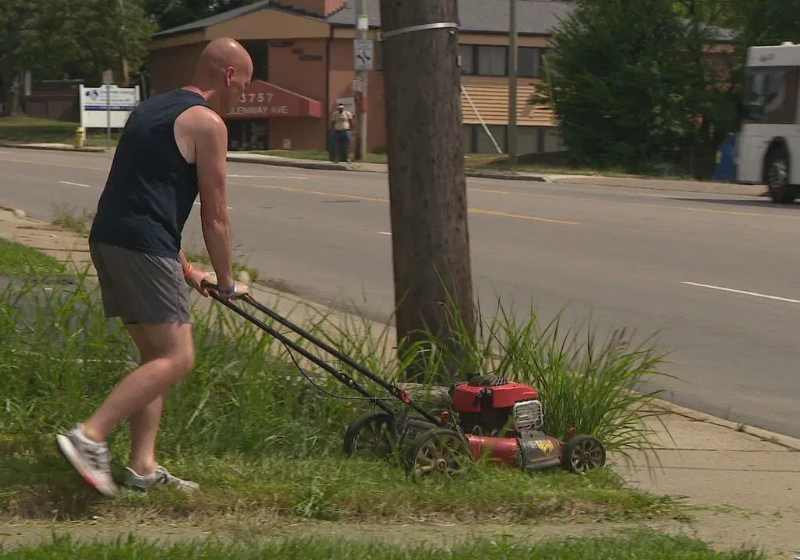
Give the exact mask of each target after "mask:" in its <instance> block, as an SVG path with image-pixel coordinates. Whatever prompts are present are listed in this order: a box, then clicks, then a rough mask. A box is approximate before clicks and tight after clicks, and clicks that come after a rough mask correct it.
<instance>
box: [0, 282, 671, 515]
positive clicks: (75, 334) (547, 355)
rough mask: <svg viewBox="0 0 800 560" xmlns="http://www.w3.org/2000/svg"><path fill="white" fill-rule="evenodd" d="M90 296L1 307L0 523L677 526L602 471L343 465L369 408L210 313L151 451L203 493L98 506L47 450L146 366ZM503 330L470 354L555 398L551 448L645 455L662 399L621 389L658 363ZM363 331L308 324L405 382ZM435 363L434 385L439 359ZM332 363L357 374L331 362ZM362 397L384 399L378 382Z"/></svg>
mask: <svg viewBox="0 0 800 560" xmlns="http://www.w3.org/2000/svg"><path fill="white" fill-rule="evenodd" d="M83 282H84V283H80V282H79V283H78V284H76V285H72V286H70V287H69V289H68V290H58V289H52V290H49V291H47V290H43V289H41V288H40V287H37V286H35V285H29V286H26V287H24V288H19V287H14V288H8V289H6V290H5V291H4V292H3V293H0V339H2V340H3V341H4V343H3V344H2V345H0V403H2V407H3V414H0V515H3V516H11V517H20V518H49V519H76V518H87V517H90V516H92V515H102V516H103V517H105V518H113V517H115V516H123V517H124V516H126V515H131V514H132V513H133V512H140V513H142V514H145V513H147V514H148V515H155V516H162V517H167V518H170V517H181V516H212V517H214V516H219V515H225V514H231V515H247V516H250V517H253V516H259V515H261V514H272V513H278V514H280V515H284V516H290V517H292V516H294V517H307V518H316V519H351V520H352V519H355V520H358V519H375V518H398V517H399V518H407V517H409V516H412V517H416V516H419V515H429V514H430V515H433V514H444V515H448V516H452V517H456V518H459V519H465V520H469V519H482V518H486V517H487V516H490V517H492V518H496V519H507V520H520V519H552V518H581V519H609V518H613V519H637V518H642V517H654V516H678V517H681V516H683V515H684V512H683V510H682V509H681V507H680V506H679V503H678V502H677V501H674V500H671V499H669V498H662V497H658V496H651V495H647V494H641V493H638V492H634V491H633V490H630V489H628V488H626V487H625V486H624V485H623V484H622V483H621V481H620V480H619V479H618V478H617V477H616V476H614V475H613V474H612V472H611V471H610V470H601V471H598V472H595V473H592V474H591V475H590V476H587V477H577V476H574V475H570V474H567V473H565V472H563V471H558V472H552V473H534V474H525V473H522V472H518V471H514V470H506V469H501V468H497V467H490V466H484V465H477V466H476V467H475V468H474V469H472V470H470V471H469V472H468V473H467V475H466V476H465V477H464V478H463V479H461V480H458V481H454V482H452V483H451V484H444V485H432V486H428V485H420V484H416V483H414V482H413V481H411V480H410V479H409V478H407V477H406V475H405V472H404V471H403V469H402V468H401V467H400V466H399V465H397V464H396V463H395V462H393V461H385V462H364V461H356V460H354V459H345V458H344V456H343V453H342V451H341V446H342V441H343V436H344V431H345V429H346V427H347V425H348V423H349V422H350V421H352V420H353V419H354V418H356V417H357V416H358V415H359V414H360V413H362V412H364V411H366V410H369V408H370V407H369V406H368V405H367V404H365V403H363V402H359V401H353V400H339V399H335V398H331V397H330V396H326V395H323V394H321V393H320V392H319V391H317V390H316V389H315V388H314V387H312V386H311V385H310V384H309V383H307V381H306V380H305V379H303V378H302V377H300V376H299V374H298V373H297V372H296V371H295V370H294V369H293V368H292V367H290V366H289V365H288V364H289V363H290V362H289V357H288V356H287V354H286V352H285V349H284V348H283V347H282V346H280V345H279V344H278V343H277V342H276V341H275V340H273V339H272V338H270V337H269V336H263V335H262V334H263V333H262V331H260V330H257V329H256V328H255V327H253V326H252V325H250V324H249V323H246V322H245V321H243V320H241V319H240V318H239V317H237V316H236V315H235V314H233V313H232V312H230V311H229V310H227V309H225V308H224V307H222V306H220V305H211V307H210V308H208V307H195V309H194V314H195V327H194V329H195V345H196V364H195V368H194V371H193V372H192V374H191V375H190V376H189V377H188V378H187V379H186V380H185V381H184V382H183V383H182V384H180V385H178V386H176V387H175V388H174V390H173V391H172V392H171V394H170V397H169V399H168V401H167V404H166V410H165V418H164V420H163V422H162V426H161V428H162V430H161V432H160V435H159V440H158V453H159V458H160V460H161V461H162V462H163V463H164V464H165V465H167V466H168V468H171V469H173V470H174V472H176V474H179V475H184V476H187V477H190V478H194V479H196V480H197V481H198V482H200V483H201V484H202V487H203V492H201V493H200V494H199V495H196V496H181V495H176V494H175V493H173V492H168V491H166V492H155V493H153V494H152V495H150V496H148V497H146V498H139V497H137V498H134V499H132V498H131V497H129V496H122V497H120V498H118V499H116V500H99V499H97V497H96V496H94V495H93V494H91V493H89V492H88V491H87V490H86V489H85V488H84V487H83V486H82V485H81V484H80V483H79V481H78V477H77V476H76V475H75V474H74V473H73V472H72V471H71V470H70V469H69V468H68V467H67V466H66V465H65V464H64V462H63V460H62V459H61V458H60V457H59V456H58V455H57V454H56V452H55V448H54V445H53V444H54V440H53V436H54V434H55V433H56V432H57V431H59V430H65V429H68V428H70V427H72V425H74V423H75V422H76V421H80V420H82V419H83V418H85V417H87V416H88V415H89V414H90V413H91V412H92V411H93V410H94V409H95V407H96V406H97V405H98V404H99V403H100V402H101V401H102V399H103V398H104V397H105V396H106V395H107V394H108V392H109V391H110V390H111V389H112V388H113V387H114V386H115V385H116V384H117V383H118V381H119V379H120V377H121V376H122V375H123V374H125V373H127V371H129V370H130V369H131V368H132V367H133V364H134V363H135V361H136V360H137V359H138V358H137V356H136V354H135V351H134V348H133V346H132V344H131V342H130V340H129V339H128V337H127V335H126V334H125V333H124V332H123V331H122V330H121V329H120V328H119V327H118V326H116V324H114V323H112V324H109V323H108V322H106V321H105V320H104V319H103V316H102V306H101V305H100V303H99V294H98V292H97V289H96V287H95V286H94V285H93V284H92V283H91V282H90V281H89V280H86V279H84V280H83ZM208 303H209V302H208V301H206V304H208ZM210 303H212V304H213V302H210ZM263 303H265V304H266V305H270V306H272V307H274V306H275V302H270V301H264V302H263ZM499 317H500V318H499V319H496V320H494V321H493V322H490V323H488V324H482V325H481V335H480V336H479V340H478V343H477V345H476V346H475V347H474V348H471V351H473V352H474V353H475V356H476V359H480V360H482V361H483V362H484V365H485V366H486V368H487V370H489V369H495V368H494V367H493V366H492V365H491V362H492V360H493V359H494V358H492V353H493V352H495V351H498V350H499V351H500V352H501V353H502V354H503V355H505V356H506V360H505V361H504V362H502V363H501V364H500V366H499V369H497V372H498V373H500V374H503V375H508V376H509V377H511V378H513V379H516V380H521V381H529V382H533V383H534V384H536V385H538V386H539V387H540V388H546V389H547V390H546V391H543V395H542V399H543V403H544V406H545V410H546V414H547V422H548V425H547V430H548V431H549V432H550V433H552V434H553V435H556V436H564V435H565V431H566V429H567V428H568V427H571V426H576V427H578V428H579V431H581V432H585V433H593V434H596V435H598V436H599V437H601V438H602V439H603V440H604V442H605V443H606V445H607V446H608V448H609V449H610V450H623V451H624V450H625V449H626V448H627V449H630V448H637V449H638V448H642V447H645V446H646V445H647V443H648V438H649V437H650V434H649V432H648V431H647V430H646V426H645V424H644V421H643V420H642V416H641V414H640V413H641V412H642V411H641V410H640V409H642V408H645V407H647V405H648V404H649V402H650V399H651V398H653V397H654V396H655V395H656V394H657V393H650V394H644V395H642V394H636V395H632V394H629V391H628V390H629V389H630V387H631V386H632V385H633V384H635V383H637V382H639V381H642V380H648V378H650V377H653V376H655V375H657V374H658V372H657V367H656V366H657V364H658V359H657V355H656V354H654V353H653V352H652V351H650V350H649V349H644V350H643V349H633V350H629V349H628V348H627V347H625V345H624V344H621V343H620V340H618V339H616V338H615V339H613V340H611V341H610V342H609V343H607V344H606V345H605V346H603V345H599V348H596V347H595V345H593V344H590V345H589V348H588V349H587V348H583V349H581V348H578V347H577V346H573V345H570V344H569V340H567V341H566V343H565V342H563V341H560V340H559V339H560V338H561V336H560V333H559V332H558V330H557V329H555V330H554V329H552V328H551V327H550V326H547V327H546V328H544V329H542V328H541V327H540V326H539V324H538V319H537V318H536V316H535V314H531V315H530V317H529V318H528V319H527V320H526V321H523V322H522V323H514V322H513V321H512V320H511V319H510V318H509V317H505V318H503V315H502V314H500V315H499ZM267 322H268V323H269V321H267ZM368 325H370V323H368V322H360V320H359V319H357V318H351V320H350V321H346V322H343V323H339V324H338V325H337V324H336V323H334V322H332V321H330V320H329V319H328V318H327V317H326V316H317V317H313V318H312V319H311V320H310V321H309V323H306V324H305V326H306V327H307V328H309V329H310V330H312V331H313V332H315V333H316V334H317V335H318V336H320V337H322V338H325V339H326V340H328V341H329V342H330V343H331V344H332V345H334V346H336V347H337V348H339V349H340V350H341V351H343V352H345V353H347V354H350V355H352V356H354V357H355V359H356V360H357V361H359V362H361V363H364V364H365V365H367V366H368V367H370V369H372V370H373V371H376V372H379V373H380V374H382V375H383V376H385V377H388V378H393V379H397V378H398V375H399V372H400V371H401V370H402V369H403V368H405V367H406V366H407V363H406V362H404V361H399V360H398V359H397V358H396V357H395V356H394V355H393V354H392V353H391V351H390V350H389V348H390V347H391V344H389V343H388V342H389V341H387V339H386V337H387V336H388V332H389V331H388V330H385V331H383V332H382V333H375V332H371V331H369V330H368V329H367V327H368ZM291 338H296V337H294V336H292V337H291ZM433 346H434V347H435V346H436V341H435V339H434V340H433ZM428 350H430V349H428ZM490 350H491V351H490ZM427 355H428V356H429V359H430V367H431V371H435V370H436V368H437V367H438V365H437V360H438V359H440V358H441V356H442V352H441V351H439V350H436V351H434V352H431V353H428V354H427ZM331 363H332V365H334V366H335V367H338V368H340V369H342V370H344V371H349V372H350V373H351V374H352V373H353V372H352V371H350V370H349V369H348V368H347V367H346V366H345V365H344V364H341V363H338V361H337V360H335V359H332V360H331ZM317 383H318V384H320V385H321V386H322V387H323V388H324V389H326V390H327V391H330V392H333V393H334V394H337V395H347V396H348V397H352V396H353V395H354V393H351V392H349V391H348V390H347V389H346V388H345V387H344V386H342V385H340V384H338V383H337V382H334V381H332V380H330V379H328V378H325V380H322V381H317ZM364 385H365V386H367V387H370V388H371V389H372V390H373V391H375V392H376V393H378V394H379V395H384V393H383V392H382V391H380V390H378V389H377V388H376V387H375V386H374V385H373V384H372V383H370V382H364ZM637 395H638V396H637ZM121 428H122V429H120V430H118V431H116V432H114V433H113V434H112V438H111V441H110V444H111V449H112V453H113V455H114V457H115V459H116V461H115V463H114V468H115V469H116V471H117V472H119V471H120V470H121V466H122V465H123V464H125V461H126V459H127V456H128V445H129V440H128V433H127V430H126V429H125V428H126V426H124V425H123V426H122V427H121Z"/></svg>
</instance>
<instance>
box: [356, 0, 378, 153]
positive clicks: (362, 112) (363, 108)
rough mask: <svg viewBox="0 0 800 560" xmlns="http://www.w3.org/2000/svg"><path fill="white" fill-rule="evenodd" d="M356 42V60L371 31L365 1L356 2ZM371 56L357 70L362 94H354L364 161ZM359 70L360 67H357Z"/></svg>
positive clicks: (359, 149)
mask: <svg viewBox="0 0 800 560" xmlns="http://www.w3.org/2000/svg"><path fill="white" fill-rule="evenodd" d="M355 12H356V42H355V44H354V49H355V54H356V59H358V56H359V54H363V53H360V52H359V48H358V46H359V44H364V42H365V41H366V40H367V31H368V30H369V15H368V14H367V7H366V3H365V2H364V0H356V10H355ZM367 54H368V55H369V56H370V60H369V63H367V64H364V65H362V66H361V67H360V69H357V70H356V74H357V76H358V78H359V79H358V83H360V84H362V87H363V90H362V91H361V92H354V93H355V95H356V97H357V99H358V105H357V106H358V159H360V160H362V161H363V160H364V159H365V158H366V157H367V112H368V111H367V71H368V70H370V69H371V68H372V64H373V62H372V59H371V56H372V52H368V53H367ZM357 68H359V67H357Z"/></svg>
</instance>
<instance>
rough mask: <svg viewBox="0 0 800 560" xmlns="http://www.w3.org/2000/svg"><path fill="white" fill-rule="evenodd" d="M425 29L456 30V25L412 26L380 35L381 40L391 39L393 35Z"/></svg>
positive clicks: (447, 23)
mask: <svg viewBox="0 0 800 560" xmlns="http://www.w3.org/2000/svg"><path fill="white" fill-rule="evenodd" d="M427 29H458V24H457V23H453V22H443V23H425V24H422V25H412V26H411V27H401V28H400V29H395V30H393V31H388V32H384V33H383V34H382V35H381V40H383V39H387V38H389V37H393V36H395V35H403V34H404V33H412V32H414V31H425V30H427Z"/></svg>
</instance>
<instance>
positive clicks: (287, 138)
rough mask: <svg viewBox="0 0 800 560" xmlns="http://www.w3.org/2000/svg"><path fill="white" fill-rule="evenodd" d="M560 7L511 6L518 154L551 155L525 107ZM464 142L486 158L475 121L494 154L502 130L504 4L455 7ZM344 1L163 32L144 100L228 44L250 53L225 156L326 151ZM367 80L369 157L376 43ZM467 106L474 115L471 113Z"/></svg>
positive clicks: (541, 127)
mask: <svg viewBox="0 0 800 560" xmlns="http://www.w3.org/2000/svg"><path fill="white" fill-rule="evenodd" d="M366 4H367V12H368V13H369V17H370V30H369V32H368V36H369V37H370V38H372V39H376V38H377V34H376V32H377V31H378V30H379V29H380V16H379V0H366ZM570 9H571V8H570V7H569V5H568V4H567V3H564V2H555V1H531V0H525V1H523V2H519V8H518V21H519V40H518V45H519V76H520V78H519V86H518V89H519V94H518V99H519V113H518V120H517V122H518V125H519V136H520V138H519V150H520V152H523V153H530V152H541V151H555V150H557V149H558V147H559V146H558V137H557V132H556V128H555V123H554V120H553V116H552V114H551V112H550V111H549V110H547V109H544V108H539V107H537V108H534V107H531V106H527V105H526V102H527V99H528V98H529V96H530V94H531V93H532V92H533V89H534V87H536V86H535V85H534V84H541V83H542V82H541V79H540V74H541V57H542V54H543V53H545V52H546V49H547V47H548V37H549V32H550V30H551V29H552V27H553V26H554V25H556V24H557V22H558V20H559V19H560V18H563V17H565V16H568V15H569V11H570ZM459 18H460V20H461V21H460V22H459V24H460V32H459V41H460V43H461V47H460V49H461V65H462V73H463V78H462V85H463V86H464V89H465V91H466V93H467V96H468V97H467V96H464V95H463V94H462V112H463V119H464V139H465V143H466V148H467V151H468V152H472V153H476V152H483V153H492V152H494V151H495V150H494V146H493V144H492V143H491V140H490V139H489V137H488V136H487V135H486V134H485V133H483V131H482V127H481V125H480V124H479V123H480V118H479V116H478V114H479V115H480V117H481V118H482V119H483V121H484V122H485V123H486V124H487V126H488V128H489V129H490V130H491V132H492V134H493V135H494V137H495V138H496V139H497V141H498V143H499V144H500V147H501V148H503V149H505V146H506V125H507V121H508V109H507V107H508V44H509V41H508V39H509V37H508V2H507V0H459ZM354 23H355V15H354V9H353V0H261V1H259V2H255V3H254V4H251V5H249V6H245V7H243V8H239V9H236V10H231V11H228V12H225V13H222V14H219V15H217V16H214V17H210V18H207V19H203V20H200V21H197V22H194V23H190V24H187V25H183V26H180V27H176V28H173V29H167V30H164V31H162V32H160V33H158V34H157V35H155V37H154V38H153V41H152V42H151V44H150V46H149V48H150V69H151V88H152V89H151V93H161V92H164V91H167V90H169V89H172V88H175V87H180V86H182V85H183V84H185V83H186V82H187V81H188V80H189V79H190V78H191V75H192V72H193V69H194V62H195V60H196V57H197V55H198V54H199V53H200V51H201V50H202V49H203V47H204V46H205V45H206V44H207V43H208V41H210V40H212V39H214V38H217V37H225V36H228V37H233V38H235V39H237V40H239V41H240V42H241V43H242V44H243V45H244V46H245V47H246V48H247V49H248V51H249V52H250V53H251V56H252V58H253V61H254V66H255V71H254V76H253V83H252V85H251V86H250V88H249V90H248V92H247V102H246V103H244V104H243V105H242V106H241V107H240V108H239V109H238V110H237V112H236V113H235V114H233V115H229V118H228V122H229V129H230V142H231V149H232V150H237V149H283V148H285V147H290V148H291V149H293V150H325V149H326V145H327V134H328V123H329V120H330V113H331V111H333V110H334V108H335V106H336V104H337V101H338V100H345V102H346V103H349V102H351V101H352V99H353V98H354V92H353V79H354V76H355V70H354V63H353V39H354V38H355V25H354ZM375 54H376V66H375V71H373V72H370V73H369V78H368V80H369V81H368V86H367V91H368V94H367V103H368V111H369V130H368V144H369V145H368V148H369V150H370V151H372V150H375V149H377V148H380V147H381V146H383V145H385V142H386V134H385V128H384V113H385V111H384V97H383V77H382V73H381V66H380V42H378V41H376V42H375ZM473 105H474V107H475V109H477V113H478V114H476V112H475V110H473Z"/></svg>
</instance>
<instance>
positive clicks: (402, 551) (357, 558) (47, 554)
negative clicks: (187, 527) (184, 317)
mask: <svg viewBox="0 0 800 560" xmlns="http://www.w3.org/2000/svg"><path fill="white" fill-rule="evenodd" d="M0 550H2V549H0ZM64 558H81V559H82V560H101V559H102V560H134V559H135V560H149V559H153V560H155V559H158V560H172V559H174V560H178V559H180V560H183V559H185V558H196V559H203V560H228V559H230V560H234V559H236V560H250V559H252V560H256V559H262V558H281V559H286V560H292V559H294V560H300V559H302V560H367V559H372V558H381V559H382V560H411V559H413V560H434V559H435V560H448V559H452V560H455V559H458V560H508V559H512V558H525V559H529V560H545V559H547V560H557V559H565V560H567V559H568V560H572V559H574V558H592V559H594V558H598V559H599V558H608V559H611V558H613V559H614V560H638V559H641V558H646V559H647V560H760V559H762V558H764V555H763V553H761V552H758V551H756V550H753V549H749V550H739V551H733V552H717V551H715V550H713V549H712V548H711V547H709V546H708V545H707V544H705V543H703V542H702V541H698V540H693V539H690V538H688V537H684V536H669V535H666V534H663V533H657V532H653V531H638V532H633V533H631V534H630V535H624V536H622V535H621V536H619V537H613V538H592V539H588V538H587V539H569V540H553V541H544V542H542V543H539V544H536V545H528V544H520V543H519V542H517V539H508V540H501V541H500V542H492V541H488V540H477V541H475V542H471V543H468V544H466V543H465V544H459V545H456V546H454V547H450V548H449V549H445V548H442V547H432V546H419V545H417V546H409V547H403V546H399V545H394V544H383V543H363V542H353V541H348V540H333V539H308V538H306V539H304V538H295V539H286V540H283V541H277V542H267V543H263V542H262V543H259V542H255V541H253V540H246V541H245V542H238V543H235V544H229V543H222V542H215V541H206V542H202V541H195V542H188V543H176V544H159V543H151V542H146V541H144V540H142V539H139V538H137V537H134V536H133V535H131V536H129V537H128V538H119V539H117V540H116V541H113V542H101V541H98V540H95V541H87V542H75V541H73V540H72V539H70V538H69V537H63V536H54V537H53V539H52V540H51V541H50V542H47V543H44V544H41V545H39V546H36V547H25V548H19V549H17V550H11V551H9V552H5V553H3V552H0V560H28V559H31V560H32V559H36V560H48V559H52V560H62V559H64Z"/></svg>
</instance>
